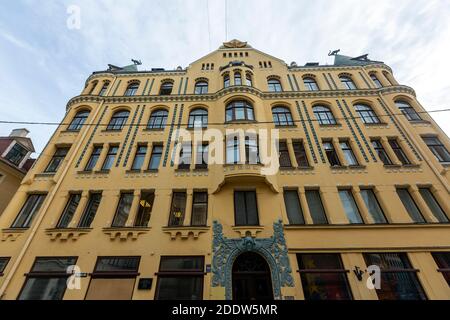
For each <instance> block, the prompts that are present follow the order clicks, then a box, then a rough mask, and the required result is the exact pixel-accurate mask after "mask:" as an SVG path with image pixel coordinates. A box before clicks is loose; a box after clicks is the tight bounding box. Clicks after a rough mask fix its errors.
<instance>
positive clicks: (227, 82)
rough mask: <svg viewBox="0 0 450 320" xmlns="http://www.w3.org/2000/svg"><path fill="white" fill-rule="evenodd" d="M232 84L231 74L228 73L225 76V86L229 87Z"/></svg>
mask: <svg viewBox="0 0 450 320" xmlns="http://www.w3.org/2000/svg"><path fill="white" fill-rule="evenodd" d="M229 86H230V75H228V74H226V75H224V76H223V87H224V88H228V87H229Z"/></svg>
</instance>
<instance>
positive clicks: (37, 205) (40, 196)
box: [11, 193, 47, 229]
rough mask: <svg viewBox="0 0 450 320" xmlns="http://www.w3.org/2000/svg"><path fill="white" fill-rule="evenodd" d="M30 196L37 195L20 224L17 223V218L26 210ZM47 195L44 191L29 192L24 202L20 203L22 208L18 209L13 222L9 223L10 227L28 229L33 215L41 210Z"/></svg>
mask: <svg viewBox="0 0 450 320" xmlns="http://www.w3.org/2000/svg"><path fill="white" fill-rule="evenodd" d="M31 197H37V198H36V200H34V201H33V202H32V203H31V208H30V210H29V212H28V213H27V214H26V215H25V216H24V219H23V220H24V221H23V223H21V224H20V225H18V222H19V220H20V219H19V218H21V217H22V215H23V214H24V212H25V210H27V204H28V201H31V200H30V198H31ZM46 197H47V194H44V193H30V194H28V195H27V199H26V200H25V202H24V204H23V205H22V208H21V209H20V211H19V213H18V214H17V216H16V217H15V219H14V221H13V223H12V224H11V229H28V228H30V227H31V225H32V223H33V220H34V217H35V216H36V215H37V214H38V213H39V211H40V210H41V207H42V204H43V203H44V201H45V199H46Z"/></svg>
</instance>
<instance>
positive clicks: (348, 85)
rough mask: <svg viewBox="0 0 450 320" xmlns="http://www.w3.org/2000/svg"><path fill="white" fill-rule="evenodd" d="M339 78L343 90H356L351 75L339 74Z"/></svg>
mask: <svg viewBox="0 0 450 320" xmlns="http://www.w3.org/2000/svg"><path fill="white" fill-rule="evenodd" d="M339 80H340V81H341V83H342V85H343V86H344V87H345V90H358V87H357V86H356V84H355V82H354V81H353V79H352V78H351V76H346V75H341V76H339Z"/></svg>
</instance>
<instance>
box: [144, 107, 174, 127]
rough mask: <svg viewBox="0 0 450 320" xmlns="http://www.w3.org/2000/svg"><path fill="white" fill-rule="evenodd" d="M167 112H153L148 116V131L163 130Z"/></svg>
mask: <svg viewBox="0 0 450 320" xmlns="http://www.w3.org/2000/svg"><path fill="white" fill-rule="evenodd" d="M168 115H169V112H168V111H167V110H164V109H159V110H155V111H153V112H152V114H151V116H150V120H149V121H148V125H147V128H148V129H164V128H165V127H166V123H167V116H168Z"/></svg>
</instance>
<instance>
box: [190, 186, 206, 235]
mask: <svg viewBox="0 0 450 320" xmlns="http://www.w3.org/2000/svg"><path fill="white" fill-rule="evenodd" d="M198 194H203V195H206V200H205V201H197V202H196V197H195V196H196V195H198ZM208 202H209V194H208V191H196V190H194V192H193V193H192V209H191V226H195V227H206V226H207V223H208V205H209V203H208ZM196 204H200V205H205V216H204V217H202V219H201V220H202V221H203V220H204V223H193V222H194V220H195V219H194V212H195V205H196Z"/></svg>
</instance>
